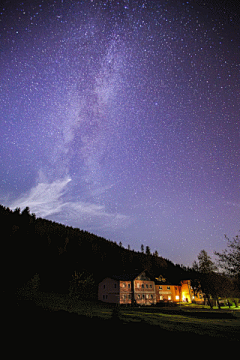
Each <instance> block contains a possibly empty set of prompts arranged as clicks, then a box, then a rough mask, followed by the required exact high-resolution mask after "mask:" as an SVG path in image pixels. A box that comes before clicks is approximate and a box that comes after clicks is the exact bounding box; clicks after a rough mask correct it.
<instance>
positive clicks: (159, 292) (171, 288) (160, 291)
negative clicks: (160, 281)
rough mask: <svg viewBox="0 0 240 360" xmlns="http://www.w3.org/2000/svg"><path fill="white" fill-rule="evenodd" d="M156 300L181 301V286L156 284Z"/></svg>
mask: <svg viewBox="0 0 240 360" xmlns="http://www.w3.org/2000/svg"><path fill="white" fill-rule="evenodd" d="M155 289H156V300H157V302H160V301H173V302H179V298H180V286H178V285H167V284H166V285H165V284H164V285H155Z"/></svg>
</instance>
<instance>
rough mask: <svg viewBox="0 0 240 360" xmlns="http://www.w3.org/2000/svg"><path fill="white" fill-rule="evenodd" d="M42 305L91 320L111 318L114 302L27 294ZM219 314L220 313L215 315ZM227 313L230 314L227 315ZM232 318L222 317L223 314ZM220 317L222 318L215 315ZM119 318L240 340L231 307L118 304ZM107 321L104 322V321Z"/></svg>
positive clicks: (237, 316) (239, 320) (239, 323)
mask: <svg viewBox="0 0 240 360" xmlns="http://www.w3.org/2000/svg"><path fill="white" fill-rule="evenodd" d="M25 297H26V298H28V299H29V298H31V300H32V301H34V303H35V304H36V305H37V306H38V307H41V308H44V309H47V310H48V311H49V310H51V311H52V312H54V313H57V312H58V311H59V310H64V311H66V312H68V313H75V314H78V315H80V317H79V319H80V318H81V319H82V318H83V317H84V318H87V319H89V321H90V320H91V319H92V321H93V322H94V321H96V320H97V319H99V321H102V320H107V321H106V323H109V321H110V320H111V319H112V314H113V310H114V309H116V306H115V305H114V304H105V303H101V302H97V301H81V300H76V299H75V300H73V299H71V298H69V296H67V295H62V294H55V293H42V292H39V293H37V294H35V295H34V296H33V295H31V296H30V295H29V294H28V295H26V294H25ZM216 314H217V315H216ZM226 314H227V315H226ZM229 315H230V316H232V318H222V317H224V316H229ZM214 316H218V317H219V318H212V317H214ZM117 318H118V321H119V324H121V325H124V328H125V329H126V326H127V327H128V325H129V326H130V327H131V326H133V325H137V324H139V325H140V324H141V325H144V326H147V327H148V329H150V328H151V331H152V330H153V329H154V331H161V332H167V333H171V334H181V335H184V334H186V336H187V335H188V334H194V335H196V336H197V335H202V336H207V337H209V338H215V339H216V338H218V339H219V340H221V339H225V340H228V341H239V340H240V311H239V309H236V308H232V309H230V310H229V308H226V309H222V310H218V309H213V310H210V309H208V308H206V307H201V306H198V305H192V304H191V306H190V305H187V306H183V305H182V306H181V308H180V307H164V308H158V307H134V308H133V307H118V308H117ZM104 323H105V322H104Z"/></svg>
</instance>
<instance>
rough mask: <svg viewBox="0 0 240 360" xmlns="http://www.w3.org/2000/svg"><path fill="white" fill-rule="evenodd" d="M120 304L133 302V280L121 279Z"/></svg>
mask: <svg viewBox="0 0 240 360" xmlns="http://www.w3.org/2000/svg"><path fill="white" fill-rule="evenodd" d="M119 286H120V298H119V302H120V304H126V305H127V304H131V303H132V284H131V281H120V282H119Z"/></svg>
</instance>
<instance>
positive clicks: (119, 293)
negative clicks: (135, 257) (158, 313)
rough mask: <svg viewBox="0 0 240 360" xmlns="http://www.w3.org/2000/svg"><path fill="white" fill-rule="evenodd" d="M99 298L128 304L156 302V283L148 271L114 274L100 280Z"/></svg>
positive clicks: (109, 301)
mask: <svg viewBox="0 0 240 360" xmlns="http://www.w3.org/2000/svg"><path fill="white" fill-rule="evenodd" d="M98 300H101V301H104V302H108V303H116V304H126V305H131V304H132V305H133V304H139V305H151V304H156V293H155V283H154V281H153V279H152V278H151V277H150V276H149V274H148V273H147V272H146V271H142V272H141V273H134V274H123V275H118V276H116V275H113V276H111V277H107V278H105V279H104V280H103V281H101V282H100V284H99V287H98Z"/></svg>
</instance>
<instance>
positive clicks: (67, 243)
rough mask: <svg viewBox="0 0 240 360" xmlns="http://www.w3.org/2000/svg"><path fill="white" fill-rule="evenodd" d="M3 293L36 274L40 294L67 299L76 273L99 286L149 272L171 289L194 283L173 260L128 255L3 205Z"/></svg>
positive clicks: (0, 212)
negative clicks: (124, 275)
mask: <svg viewBox="0 0 240 360" xmlns="http://www.w3.org/2000/svg"><path fill="white" fill-rule="evenodd" d="M0 221H1V231H2V243H1V257H2V259H1V260H2V264H3V269H4V276H3V283H2V289H3V291H4V292H9V291H11V292H12V291H15V290H16V289H17V288H19V287H22V286H23V285H24V284H26V282H27V281H29V280H30V279H31V278H32V277H33V276H34V275H35V274H38V275H39V278H40V289H41V290H43V291H55V292H59V293H67V292H68V289H69V282H70V281H71V279H72V275H73V274H74V272H79V273H83V272H84V273H85V274H88V275H91V276H92V277H93V279H94V282H95V285H96V287H97V284H98V282H99V281H101V280H102V279H103V278H104V277H106V276H109V275H111V274H120V273H128V272H133V271H136V270H139V271H140V270H142V269H146V270H148V272H149V273H150V274H152V276H158V275H160V274H161V275H163V276H164V277H167V279H168V280H169V281H170V282H172V283H175V284H177V283H179V281H180V280H182V279H186V278H189V277H190V269H186V268H184V267H183V266H180V265H175V264H173V263H172V262H171V261H170V260H167V259H164V258H163V257H161V256H158V255H156V254H155V255H152V254H151V253H150V249H149V247H146V250H147V251H146V253H144V252H143V251H141V252H137V251H134V250H129V249H125V248H124V247H122V245H121V244H120V245H118V244H116V243H115V242H112V241H109V240H106V239H104V238H102V237H99V236H96V235H94V234H91V233H89V232H87V231H83V230H80V229H77V228H72V227H70V226H65V225H62V224H59V223H56V222H53V221H50V220H45V219H42V218H36V216H35V215H34V214H30V212H29V208H25V209H24V210H23V211H22V212H21V211H20V209H19V208H16V209H15V210H14V211H13V210H10V209H9V208H7V207H4V206H2V205H0Z"/></svg>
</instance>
